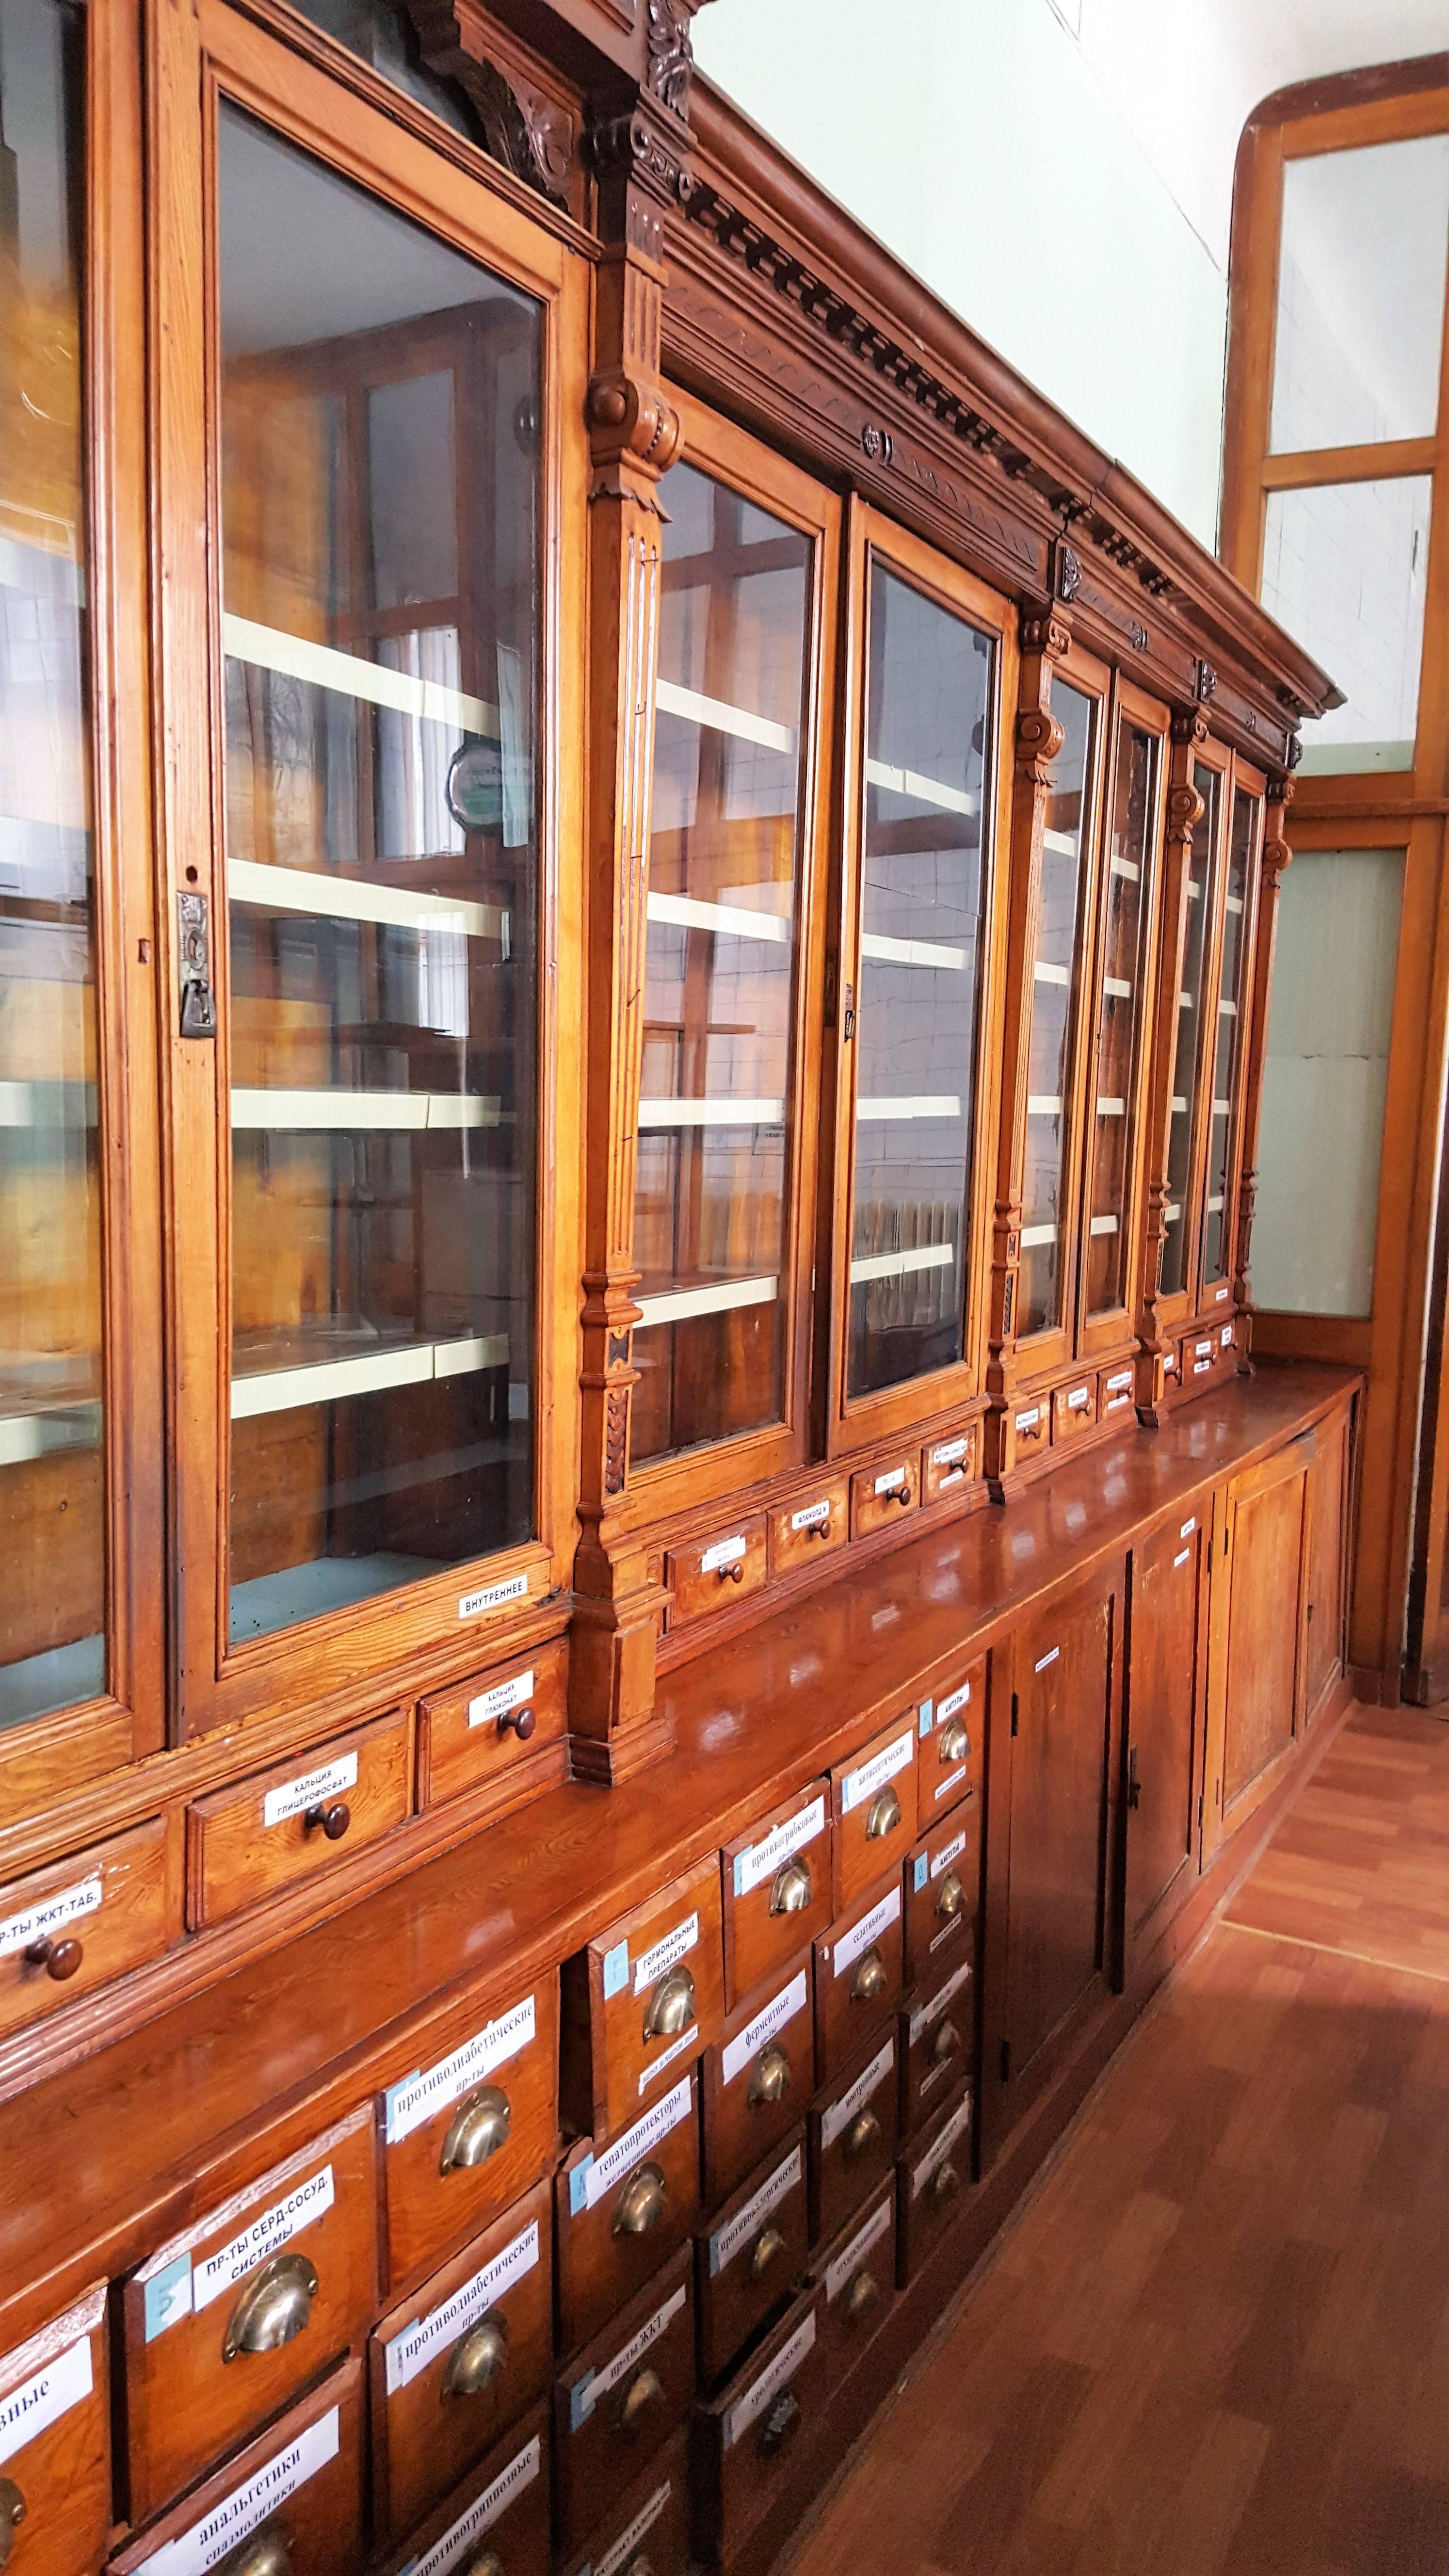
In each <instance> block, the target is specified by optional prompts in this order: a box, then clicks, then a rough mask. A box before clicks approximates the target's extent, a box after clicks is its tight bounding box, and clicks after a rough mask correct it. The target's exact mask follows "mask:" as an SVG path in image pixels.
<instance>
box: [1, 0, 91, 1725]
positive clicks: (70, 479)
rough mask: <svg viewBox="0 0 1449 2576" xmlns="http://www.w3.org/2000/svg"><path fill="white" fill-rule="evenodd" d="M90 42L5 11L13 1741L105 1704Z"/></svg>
mask: <svg viewBox="0 0 1449 2576" xmlns="http://www.w3.org/2000/svg"><path fill="white" fill-rule="evenodd" d="M83 41H84V37H83V18H82V13H81V12H80V11H78V10H77V11H72V10H69V9H64V8H58V7H56V6H55V5H54V4H53V0H0V1245H3V1257H0V1543H3V1548H4V1557H5V1576H4V1582H3V1586H0V1605H3V1606H0V1729H4V1728H5V1727H7V1726H15V1725H19V1724H20V1723H22V1722H23V1721H24V1720H25V1719H27V1718H32V1717H39V1716H41V1715H43V1714H44V1712H45V1711H46V1710H48V1709H57V1708H64V1707H66V1706H67V1705H68V1704H70V1703H72V1702H75V1701H78V1700H86V1699H92V1698H94V1697H95V1696H96V1695H97V1694H98V1693H99V1692H101V1691H102V1690H104V1688H105V1684H106V1655H105V1638H104V1634H103V1630H104V1622H105V1530H104V1522H105V1514H104V1500H105V1474H104V1457H103V1451H102V1413H101V1399H102V1371H101V1216H100V1170H99V1158H98V1153H97V1072H96V939H95V906H94V868H93V859H92V848H91V788H90V759H89V743H88V714H87V671H86V652H87V644H86V616H85V603H86V574H85V493H84V483H83V471H82V435H83V423H82V406H81V329H80V279H81V254H80V245H79V243H78V242H77V240H76V238H75V235H74V230H73V223H74V208H75V205H76V202H77V199H78V197H79V194H80V176H81V165H82V136H83V131H84V121H83V108H82V92H81V66H82V46H83Z"/></svg>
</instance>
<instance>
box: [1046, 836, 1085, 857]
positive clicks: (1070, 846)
mask: <svg viewBox="0 0 1449 2576" xmlns="http://www.w3.org/2000/svg"><path fill="white" fill-rule="evenodd" d="M1041 845H1042V848H1043V849H1044V850H1054V851H1055V852H1056V855H1057V857H1058V858H1061V859H1074V858H1075V857H1076V855H1077V836H1076V833H1075V832H1052V831H1043V833H1042V836H1041Z"/></svg>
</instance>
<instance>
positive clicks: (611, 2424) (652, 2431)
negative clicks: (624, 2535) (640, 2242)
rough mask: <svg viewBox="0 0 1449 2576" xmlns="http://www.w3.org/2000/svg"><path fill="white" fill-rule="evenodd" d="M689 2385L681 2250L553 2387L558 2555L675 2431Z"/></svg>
mask: <svg viewBox="0 0 1449 2576" xmlns="http://www.w3.org/2000/svg"><path fill="white" fill-rule="evenodd" d="M697 2382H698V2371H697V2366H696V2360H695V2314H694V2248H693V2246H692V2245H684V2246H681V2247H680V2250H679V2252H678V2253H677V2254H676V2255H675V2256H674V2258H673V2260H672V2261H671V2262H669V2263H667V2264H666V2265H665V2267H664V2269H663V2271H662V2272H660V2273H659V2274H658V2276H657V2278H656V2279H655V2280H653V2281H651V2282H650V2283H649V2285H648V2287H647V2288H646V2289H645V2290H644V2291H642V2292H641V2294H640V2296H639V2297H638V2298H637V2299H633V2300H631V2301H630V2304H629V2306H628V2307H627V2308H625V2309H624V2310H623V2311H622V2313H621V2314H620V2315H619V2316H617V2317H615V2318H613V2319H612V2320H611V2322H610V2323H609V2324H608V2325H607V2326H605V2328H604V2330H603V2332H602V2333H601V2334H598V2335H596V2336H595V2337H594V2340H593V2342H592V2343H590V2344H586V2345H585V2347H584V2350H583V2351H582V2352H581V2353H580V2354H579V2356H578V2359H577V2360H576V2361H574V2362H571V2363H570V2364H569V2365H568V2367H567V2368H566V2369H565V2370H563V2371H561V2372H560V2374H559V2377H558V2380H557V2382H556V2384H555V2388H554V2486H555V2498H554V2503H555V2526H556V2529H557V2533H558V2544H559V2548H560V2550H561V2552H562V2553H563V2555H564V2556H565V2557H566V2558H573V2557H575V2556H577V2554H578V2553H579V2552H580V2551H581V2550H583V2549H584V2547H585V2543H586V2542H587V2541H588V2538H589V2535H590V2533H591V2532H596V2531H598V2530H599V2529H600V2528H603V2527H606V2526H608V2525H609V2524H610V2522H611V2520H612V2519H614V2518H615V2515H616V2508H618V2507H619V2506H621V2505H622V2503H623V2500H624V2498H625V2497H626V2496H627V2495H629V2494H631V2493H632V2491H633V2490H634V2489H635V2488H636V2487H637V2485H638V2483H639V2481H640V2479H641V2478H646V2477H647V2475H648V2473H649V2471H650V2469H651V2467H653V2466H654V2464H655V2462H656V2459H657V2456H658V2455H659V2454H660V2453H661V2452H662V2451H663V2450H664V2449H665V2447H666V2445H667V2444H668V2443H669V2442H670V2441H671V2440H672V2439H673V2438H674V2436H675V2435H676V2434H677V2433H679V2432H680V2431H681V2430H682V2428H683V2426H684V2423H685V2421H686V2419H687V2417H688V2413H689V2408H690V2404H691V2402H692V2400H693V2397H694V2393H695V2388H696V2385H697ZM682 2465H683V2464H682V2461H681V2463H680V2468H681V2477H680V2505H681V2511H682V2509H683V2476H682ZM623 2519H624V2523H625V2526H626V2527H627V2524H628V2522H629V2519H630V2517H629V2516H628V2515H627V2514H626V2515H625V2516H624V2517H623Z"/></svg>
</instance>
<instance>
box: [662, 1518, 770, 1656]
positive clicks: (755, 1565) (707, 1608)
mask: <svg viewBox="0 0 1449 2576" xmlns="http://www.w3.org/2000/svg"><path fill="white" fill-rule="evenodd" d="M767 1571H768V1560H767V1554H766V1539H765V1515H764V1513H763V1512H754V1513H752V1514H751V1516H750V1518H749V1519H748V1520H743V1521H730V1522H728V1523H727V1524H726V1525H725V1527H724V1528H723V1529H719V1530H714V1531H712V1532H711V1534H710V1536H709V1537H708V1538H706V1539H700V1540H699V1541H698V1542H697V1544H696V1545H695V1546H693V1547H671V1548H669V1549H667V1550H666V1551H665V1557H664V1580H665V1582H666V1584H667V1585H668V1587H669V1607H668V1610H667V1612H666V1614H665V1624H666V1626H668V1627H669V1628H671V1629H674V1628H687V1627H689V1625H690V1624H691V1622H692V1621H693V1620H695V1619H707V1618H708V1617H709V1615H710V1612H711V1611H712V1610H724V1609H726V1608H728V1606H729V1604H730V1603H731V1602H734V1601H744V1600H747V1599H748V1597H749V1595H750V1593H752V1592H758V1591H759V1589H760V1586H761V1584H762V1583H763V1582H764V1580H765V1576H766V1573H767Z"/></svg>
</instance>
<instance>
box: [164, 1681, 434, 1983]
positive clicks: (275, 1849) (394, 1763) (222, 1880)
mask: <svg viewBox="0 0 1449 2576" xmlns="http://www.w3.org/2000/svg"><path fill="white" fill-rule="evenodd" d="M408 1744H409V1730H408V1721H407V1718H406V1716H405V1715H404V1714H403V1713H402V1711H401V1710H398V1711H396V1712H395V1713H394V1714H393V1715H392V1716H391V1717H380V1718H378V1719H376V1720H375V1722H374V1723H373V1724H372V1725H371V1726H360V1727H357V1728H356V1729H354V1731H353V1733H352V1734H350V1735H342V1736H336V1737H334V1738H333V1740H332V1741H331V1743H329V1744H325V1745H319V1746H317V1747H316V1748H314V1751H313V1752H312V1753H311V1754H310V1755H309V1756H308V1758H307V1759H306V1760H305V1761H304V1762H299V1761H297V1760H295V1759H294V1760H292V1761H290V1762H277V1763H274V1764H273V1766H272V1768H271V1770H270V1771H257V1772H254V1773H253V1774H252V1777H251V1778H250V1779H249V1780H241V1781H238V1783H237V1785H236V1787H235V1788H234V1789H216V1790H214V1791H213V1792H212V1794H211V1796H210V1797H208V1798H198V1799H196V1801H195V1802H194V1804H193V1805H192V1806H190V1807H188V1808H187V1811H186V1880H187V1888H186V1919H187V1921H188V1923H189V1924H190V1926H191V1929H192V1931H193V1932H199V1931H201V1930H202V1929H203V1927H204V1926H205V1925H207V1924H209V1923H224V1922H225V1921H226V1920H227V1918H228V1916H229V1915H232V1914H240V1913H241V1912H242V1911H243V1909H244V1908H245V1907H246V1906H248V1905H257V1904H260V1902H261V1900H262V1898H263V1897H264V1896H275V1895H276V1894H277V1892H278V1890H279V1889H280V1888H285V1887H296V1886H298V1885H300V1883H301V1881H302V1880H303V1879H305V1878H311V1877H314V1876H315V1875H316V1873H317V1871H318V1870H324V1869H331V1868H333V1867H334V1866H335V1864H336V1863H337V1862H338V1861H339V1860H342V1859H345V1858H346V1856H347V1854H348V1853H349V1852H354V1851H359V1850H361V1849H362V1848H363V1847H364V1846H365V1845H366V1844H368V1843H375V1842H378V1841H380V1840H381V1838H382V1836H383V1835H384V1834H390V1833H391V1832H392V1831H393V1828H394V1827H395V1826H397V1825H400V1824H402V1822H403V1821H404V1819H405V1817H406V1816H407V1815H408V1813H409V1810H410V1808H411V1806H412V1797H411V1779H410V1765H409V1760H408Z"/></svg>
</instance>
